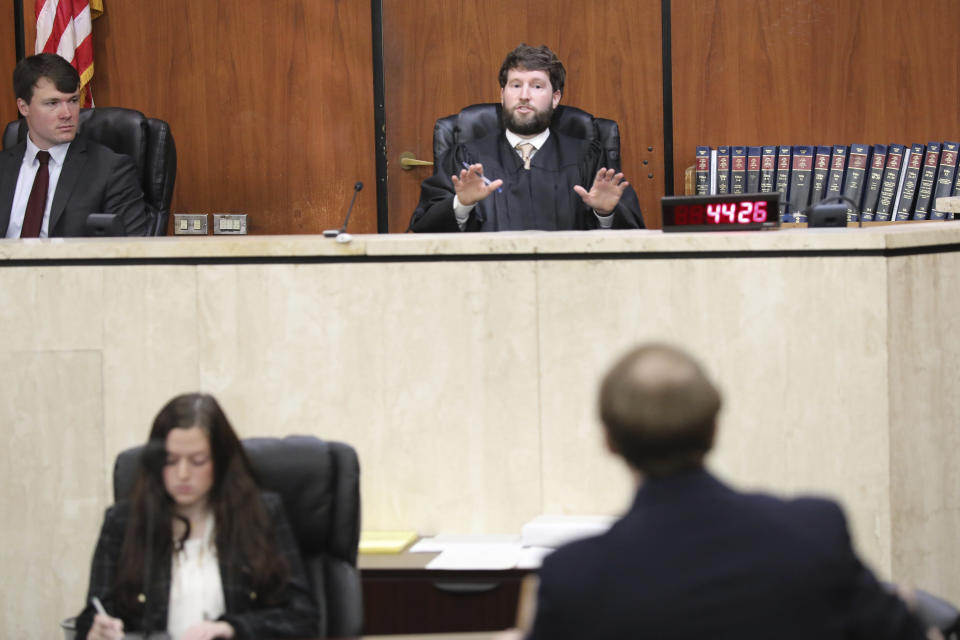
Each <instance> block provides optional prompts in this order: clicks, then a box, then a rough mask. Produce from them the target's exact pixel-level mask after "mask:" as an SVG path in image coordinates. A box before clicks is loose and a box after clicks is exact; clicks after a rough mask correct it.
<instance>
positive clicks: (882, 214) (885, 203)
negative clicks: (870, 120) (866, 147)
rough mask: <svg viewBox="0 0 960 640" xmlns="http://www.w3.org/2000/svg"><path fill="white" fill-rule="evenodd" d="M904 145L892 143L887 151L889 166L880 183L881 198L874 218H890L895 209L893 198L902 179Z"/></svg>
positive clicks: (885, 169) (884, 171)
mask: <svg viewBox="0 0 960 640" xmlns="http://www.w3.org/2000/svg"><path fill="white" fill-rule="evenodd" d="M903 151H904V148H903V145H902V144H892V145H890V150H889V152H888V153H887V166H886V167H885V168H884V170H883V182H882V183H881V184H880V199H879V200H878V202H877V212H876V215H875V216H874V220H889V219H890V213H891V211H892V210H893V198H894V197H895V196H896V194H897V183H898V182H899V181H900V165H901V163H903Z"/></svg>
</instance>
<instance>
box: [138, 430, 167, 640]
mask: <svg viewBox="0 0 960 640" xmlns="http://www.w3.org/2000/svg"><path fill="white" fill-rule="evenodd" d="M166 463H167V445H166V443H165V442H164V441H163V440H160V439H158V438H154V439H151V440H150V441H149V442H147V445H146V446H145V447H144V448H143V453H142V454H140V464H141V465H143V468H144V469H145V470H146V472H147V475H151V476H157V477H158V478H160V482H161V483H162V482H163V479H162V478H161V474H162V473H163V467H164V465H165V464H166ZM146 506H147V527H146V530H145V532H146V540H145V543H144V546H145V547H146V548H145V549H144V558H143V591H142V592H141V593H140V597H141V598H142V600H141V602H143V620H142V624H141V628H142V629H143V634H144V635H143V637H144V638H147V639H149V638H150V633H151V632H152V631H153V629H152V628H151V626H152V625H151V624H150V623H151V620H150V610H151V609H152V607H151V605H152V604H153V603H152V602H151V600H150V596H149V594H150V582H151V581H152V580H153V528H154V527H155V526H156V520H157V516H156V513H155V509H154V505H153V503H152V502H150V500H149V499H148V500H147V505H146Z"/></svg>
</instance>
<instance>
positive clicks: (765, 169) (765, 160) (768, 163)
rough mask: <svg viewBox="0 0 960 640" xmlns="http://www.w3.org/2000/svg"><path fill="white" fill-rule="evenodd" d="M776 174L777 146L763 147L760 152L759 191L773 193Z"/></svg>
mask: <svg viewBox="0 0 960 640" xmlns="http://www.w3.org/2000/svg"><path fill="white" fill-rule="evenodd" d="M776 175H777V148H776V147H763V149H762V151H761V152H760V193H773V185H774V182H775V180H776Z"/></svg>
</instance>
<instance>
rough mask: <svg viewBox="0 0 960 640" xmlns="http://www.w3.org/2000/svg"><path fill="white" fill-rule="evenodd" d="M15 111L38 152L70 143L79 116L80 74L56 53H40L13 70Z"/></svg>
mask: <svg viewBox="0 0 960 640" xmlns="http://www.w3.org/2000/svg"><path fill="white" fill-rule="evenodd" d="M13 91H14V93H15V94H16V96H17V110H18V111H19V112H20V114H21V115H23V117H24V118H26V120H27V128H28V129H29V130H30V139H31V140H33V143H34V144H35V145H37V147H39V148H40V149H49V148H50V147H52V146H55V145H58V144H63V143H64V142H70V141H71V140H73V138H74V137H75V136H76V135H77V124H78V121H79V115H80V74H78V73H77V70H76V69H74V68H73V66H71V64H70V63H69V62H67V61H66V60H65V59H63V58H62V57H60V56H58V55H57V54H55V53H39V54H37V55H35V56H29V57H27V58H24V59H23V60H21V61H20V62H18V63H17V66H16V67H15V68H14V70H13Z"/></svg>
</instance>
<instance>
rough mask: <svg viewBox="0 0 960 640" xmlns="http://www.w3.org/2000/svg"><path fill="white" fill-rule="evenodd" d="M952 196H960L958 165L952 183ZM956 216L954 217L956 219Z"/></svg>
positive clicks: (959, 168)
mask: <svg viewBox="0 0 960 640" xmlns="http://www.w3.org/2000/svg"><path fill="white" fill-rule="evenodd" d="M952 194H953V195H955V196H960V164H958V166H957V179H956V181H955V182H954V183H953V192H952ZM956 217H957V216H954V218H956Z"/></svg>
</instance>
